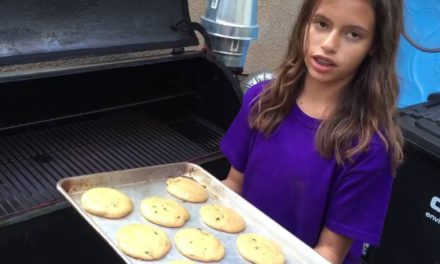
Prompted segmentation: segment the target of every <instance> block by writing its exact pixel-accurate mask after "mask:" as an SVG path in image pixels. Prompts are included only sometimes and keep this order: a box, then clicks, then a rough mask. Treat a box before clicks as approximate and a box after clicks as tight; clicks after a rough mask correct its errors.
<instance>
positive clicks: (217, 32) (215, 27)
mask: <svg viewBox="0 0 440 264" xmlns="http://www.w3.org/2000/svg"><path fill="white" fill-rule="evenodd" d="M257 4H258V3H257V0H208V6H207V8H206V11H205V14H204V15H203V16H202V17H201V23H202V25H203V26H204V27H205V29H206V31H207V32H208V34H209V37H210V40H211V46H212V51H213V52H214V53H215V54H216V56H217V58H218V59H219V60H220V61H222V62H223V63H224V64H225V65H226V66H228V67H229V68H231V70H232V71H233V72H241V71H242V70H243V67H244V64H245V61H246V55H247V51H248V48H249V44H250V41H251V40H254V39H256V38H257V37H258V25H257Z"/></svg>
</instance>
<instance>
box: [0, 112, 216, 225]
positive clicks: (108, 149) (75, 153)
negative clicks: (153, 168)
mask: <svg viewBox="0 0 440 264" xmlns="http://www.w3.org/2000/svg"><path fill="white" fill-rule="evenodd" d="M222 134H223V132H222V131H221V130H220V129H218V128H217V127H215V126H213V125H212V124H210V123H208V122H206V121H204V120H203V119H200V118H197V117H195V116H192V115H182V113H179V115H178V116H176V117H175V118H171V119H170V118H169V115H168V116H167V118H166V120H164V118H162V119H161V118H160V117H158V116H155V115H152V114H151V113H148V112H147V111H145V110H141V109H137V110H133V109H132V110H123V111H119V112H114V113H111V114H109V115H105V116H104V115H102V116H95V117H94V118H93V119H87V120H85V119H83V120H79V121H76V122H71V123H65V124H60V125H58V126H52V127H48V128H39V129H34V130H28V131H24V132H20V133H14V134H11V135H4V136H2V137H0V222H1V221H2V220H5V219H7V218H9V217H10V216H13V215H17V214H20V213H23V212H26V211H30V210H32V209H35V208H40V207H44V206H45V205H48V204H54V203H57V202H60V201H62V196H61V195H60V194H59V193H58V191H57V190H56V187H55V185H56V182H57V181H58V180H60V179H62V178H64V177H69V176H74V175H82V174H90V173H97V172H104V171H112V170H121V169H129V168H136V167H142V166H150V165H157V164H164V163H172V162H179V161H197V160H200V159H202V158H207V157H213V156H216V155H219V142H220V139H221V136H222Z"/></svg>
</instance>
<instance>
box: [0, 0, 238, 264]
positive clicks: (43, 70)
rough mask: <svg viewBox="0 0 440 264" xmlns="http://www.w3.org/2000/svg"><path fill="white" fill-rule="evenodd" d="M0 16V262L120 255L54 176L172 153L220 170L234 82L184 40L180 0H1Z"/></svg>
mask: <svg viewBox="0 0 440 264" xmlns="http://www.w3.org/2000/svg"><path fill="white" fill-rule="evenodd" d="M43 2H44V1H43ZM127 6H128V7H127ZM48 7H50V8H49V9H48ZM3 12H6V13H4V14H3ZM45 12H48V13H47V15H46V16H45V15H44V14H46V13H45ZM14 14H15V15H14ZM18 14H19V15H18ZM72 14H77V15H78V14H79V15H78V16H77V17H75V18H72V16H73V15H72ZM0 16H2V17H7V18H8V19H7V20H6V21H8V22H7V23H6V24H5V25H4V27H3V28H0V34H2V37H3V36H4V37H5V38H4V39H5V40H6V43H5V44H4V45H3V46H4V47H5V48H4V49H0V66H3V68H0V113H3V114H2V115H0V237H2V239H1V240H0V251H1V252H2V256H0V261H1V262H3V261H6V262H14V263H35V262H37V263H39V262H44V263H59V262H60V261H63V263H78V262H79V261H81V262H83V263H99V262H101V261H103V260H105V261H106V262H110V263H119V262H120V261H121V260H120V259H119V257H118V256H117V255H116V254H115V253H114V252H113V251H112V250H111V249H110V248H109V247H108V246H107V245H106V243H105V242H103V241H102V240H101V239H100V238H99V237H98V236H97V235H96V234H95V231H93V230H91V229H90V227H89V226H88V225H87V224H85V223H84V221H83V220H82V219H81V218H80V217H79V216H78V215H77V214H76V213H75V212H74V211H73V209H72V208H71V207H70V206H68V204H67V202H65V201H64V199H63V198H62V197H61V196H60V194H59V193H58V192H57V191H56V189H55V185H56V182H57V181H58V180H60V179H62V178H65V177H69V176H75V175H83V174H90V173H97V172H105V171H114V170H123V169H130V168H136V167H143V166H151V165H158V164H165V163H173V162H180V161H190V162H194V163H198V164H200V165H202V166H204V167H205V169H208V170H209V171H211V172H212V173H213V174H214V175H217V176H219V177H221V176H224V175H225V174H226V170H227V169H228V164H227V161H226V160H225V159H224V157H223V156H222V154H221V153H220V152H219V142H220V139H221V137H222V135H223V133H224V131H225V130H226V128H227V127H228V126H229V124H230V123H231V122H232V120H233V118H234V116H235V114H236V112H237V111H238V109H239V107H240V97H241V92H240V89H239V85H238V82H237V80H236V78H235V77H234V76H233V75H232V74H231V73H230V71H229V70H228V69H227V68H226V67H225V66H224V65H223V64H221V63H219V62H217V61H216V60H215V59H214V58H213V57H212V56H211V55H210V52H209V46H208V47H206V48H205V49H202V50H197V49H196V48H193V49H192V50H186V47H187V46H195V45H197V44H198V39H197V37H196V35H195V32H194V31H193V30H191V29H192V28H200V27H199V26H195V25H194V24H193V23H191V22H190V18H189V14H188V3H187V1H185V0H179V1H176V0H160V1H159V0H151V1H135V0H129V1H120V0H108V1H105V3H104V2H101V1H90V0H80V1H74V0H65V1H63V2H62V3H61V2H60V3H58V2H57V3H55V2H53V1H47V3H42V2H41V1H35V0H23V1H22V2H20V5H17V4H16V3H14V2H12V1H10V2H8V1H7V3H5V6H4V8H3V9H2V10H0ZM128 18H130V19H128ZM17 28H19V29H20V30H18V31H17V30H15V29H17ZM124 28H126V30H123V29H124ZM202 29H203V28H202ZM14 30H15V31H14ZM202 33H204V32H203V30H202ZM203 35H205V36H206V34H202V36H203ZM54 43H56V45H55V44H54ZM207 43H209V42H207ZM44 59H50V60H51V61H44ZM29 65H31V66H34V67H32V68H28V67H29ZM5 69H6V70H5ZM66 229H68V230H66ZM66 236H67V238H66ZM3 238H4V239H3ZM84 241H88V243H84ZM72 249H74V252H75V254H73V255H74V256H70V257H69V258H68V259H66V258H65V256H66V254H71V253H72ZM97 252H100V253H97ZM82 256H85V257H82Z"/></svg>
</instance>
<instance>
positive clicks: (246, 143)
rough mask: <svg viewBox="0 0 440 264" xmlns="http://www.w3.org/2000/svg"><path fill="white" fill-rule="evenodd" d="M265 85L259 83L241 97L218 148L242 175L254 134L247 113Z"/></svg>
mask: <svg viewBox="0 0 440 264" xmlns="http://www.w3.org/2000/svg"><path fill="white" fill-rule="evenodd" d="M266 83H267V82H261V83H258V84H256V85H254V86H252V87H251V88H249V90H248V91H247V92H246V94H245V95H244V97H243V102H242V105H241V108H240V111H239V112H238V114H237V116H236V117H235V119H234V121H233V122H232V124H231V126H230V127H229V129H228V131H227V132H226V134H225V136H224V137H223V139H222V141H221V142H220V148H221V150H222V152H223V154H224V155H225V156H226V158H227V159H228V160H229V162H230V163H231V165H232V167H234V168H235V169H236V170H238V171H240V172H242V173H243V172H244V170H245V168H246V164H247V160H248V155H249V148H250V145H251V141H252V137H253V134H254V131H253V130H252V129H251V128H250V127H249V122H248V120H249V112H250V109H251V108H252V105H253V103H254V101H255V100H254V99H256V98H257V96H258V95H259V94H260V93H261V91H262V90H263V87H264V85H265V84H266Z"/></svg>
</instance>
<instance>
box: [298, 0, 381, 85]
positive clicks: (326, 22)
mask: <svg viewBox="0 0 440 264" xmlns="http://www.w3.org/2000/svg"><path fill="white" fill-rule="evenodd" d="M379 22H380V21H379ZM374 26H375V16H374V10H373V8H372V7H371V4H370V1H369V0H323V1H321V3H320V4H319V6H318V8H317V10H316V12H315V14H314V15H313V16H312V19H311V21H310V24H309V32H308V35H307V34H306V36H307V41H306V42H305V43H306V46H305V57H304V60H305V64H306V66H307V70H308V75H309V76H308V77H311V78H313V79H314V80H316V81H318V82H321V83H325V84H329V85H330V84H333V85H341V86H344V85H346V84H347V83H348V82H349V81H350V80H351V79H352V78H353V76H354V75H355V74H356V70H357V69H358V67H359V65H360V64H361V63H362V61H363V60H364V58H365V57H366V56H367V55H368V54H369V53H371V52H372V44H373V39H374Z"/></svg>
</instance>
